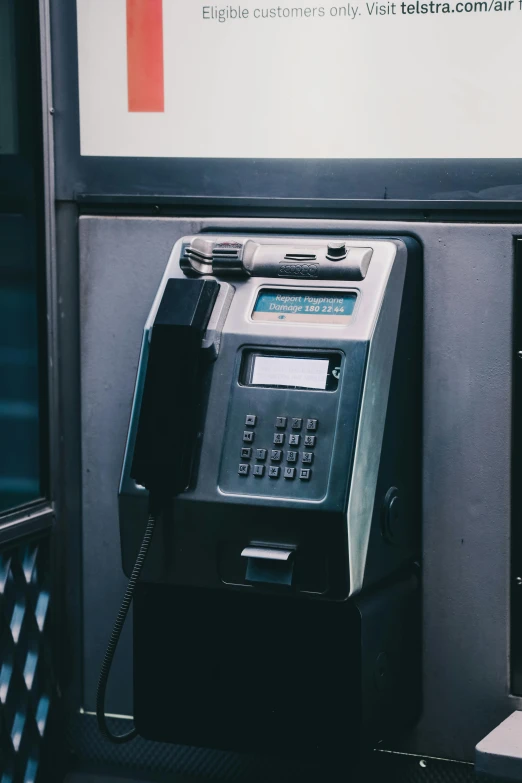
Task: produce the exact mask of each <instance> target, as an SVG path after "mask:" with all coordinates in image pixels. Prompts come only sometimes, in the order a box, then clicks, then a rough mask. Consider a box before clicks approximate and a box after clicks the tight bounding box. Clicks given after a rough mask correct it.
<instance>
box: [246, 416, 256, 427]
mask: <svg viewBox="0 0 522 783" xmlns="http://www.w3.org/2000/svg"><path fill="white" fill-rule="evenodd" d="M256 421H257V416H253V415H252V414H251V413H249V414H248V416H247V417H246V418H245V424H246V425H247V427H255V426H256Z"/></svg>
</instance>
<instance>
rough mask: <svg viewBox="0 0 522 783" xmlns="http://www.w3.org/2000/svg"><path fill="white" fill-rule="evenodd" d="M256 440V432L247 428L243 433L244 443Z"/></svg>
mask: <svg viewBox="0 0 522 783" xmlns="http://www.w3.org/2000/svg"><path fill="white" fill-rule="evenodd" d="M253 440H254V433H253V432H249V430H245V431H244V433H243V441H244V443H252V442H253Z"/></svg>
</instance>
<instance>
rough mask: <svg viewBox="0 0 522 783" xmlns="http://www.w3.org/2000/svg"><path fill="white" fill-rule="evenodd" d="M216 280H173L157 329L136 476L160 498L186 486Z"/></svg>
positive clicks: (142, 411)
mask: <svg viewBox="0 0 522 783" xmlns="http://www.w3.org/2000/svg"><path fill="white" fill-rule="evenodd" d="M219 287H220V286H219V283H217V282H216V281H215V280H191V279H185V280H181V279H175V278H171V279H170V280H168V282H167V285H166V287H165V291H164V293H163V297H162V299H161V303H160V305H159V308H158V312H157V314H156V318H155V320H154V325H153V327H152V332H151V337H150V346H149V355H148V361H147V371H146V376H145V385H144V389H143V397H142V401H141V408H140V415H139V421H138V428H137V435H136V443H135V447H134V457H133V460H132V468H131V473H130V475H131V478H133V479H134V480H135V481H136V483H137V484H140V485H141V486H143V487H146V488H147V489H148V490H149V492H150V493H151V496H154V495H156V496H157V499H159V501H160V502H161V501H163V500H164V499H165V497H174V496H175V495H178V494H179V493H180V492H183V490H184V489H186V487H187V484H188V482H189V479H190V467H191V462H192V455H193V449H194V438H195V434H196V425H197V409H198V406H199V404H200V398H201V392H200V390H199V388H198V387H199V382H200V373H201V353H202V351H201V343H202V340H203V336H204V334H205V330H206V328H207V325H208V321H209V318H210V315H211V313H212V308H213V306H214V303H215V301H216V297H217V295H218V292H219Z"/></svg>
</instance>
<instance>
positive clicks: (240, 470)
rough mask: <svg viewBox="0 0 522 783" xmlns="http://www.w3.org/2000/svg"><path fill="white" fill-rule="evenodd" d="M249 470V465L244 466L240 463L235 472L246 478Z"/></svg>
mask: <svg viewBox="0 0 522 783" xmlns="http://www.w3.org/2000/svg"><path fill="white" fill-rule="evenodd" d="M249 470H250V465H245V464H244V463H241V464H240V465H239V468H238V469H237V472H238V473H239V475H240V476H248V471H249Z"/></svg>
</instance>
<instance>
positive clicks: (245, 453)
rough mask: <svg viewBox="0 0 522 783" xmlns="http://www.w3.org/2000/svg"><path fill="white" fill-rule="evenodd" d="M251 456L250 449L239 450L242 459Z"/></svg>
mask: <svg viewBox="0 0 522 783" xmlns="http://www.w3.org/2000/svg"><path fill="white" fill-rule="evenodd" d="M251 456H252V449H250V448H246V449H241V458H242V459H250V457H251Z"/></svg>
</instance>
